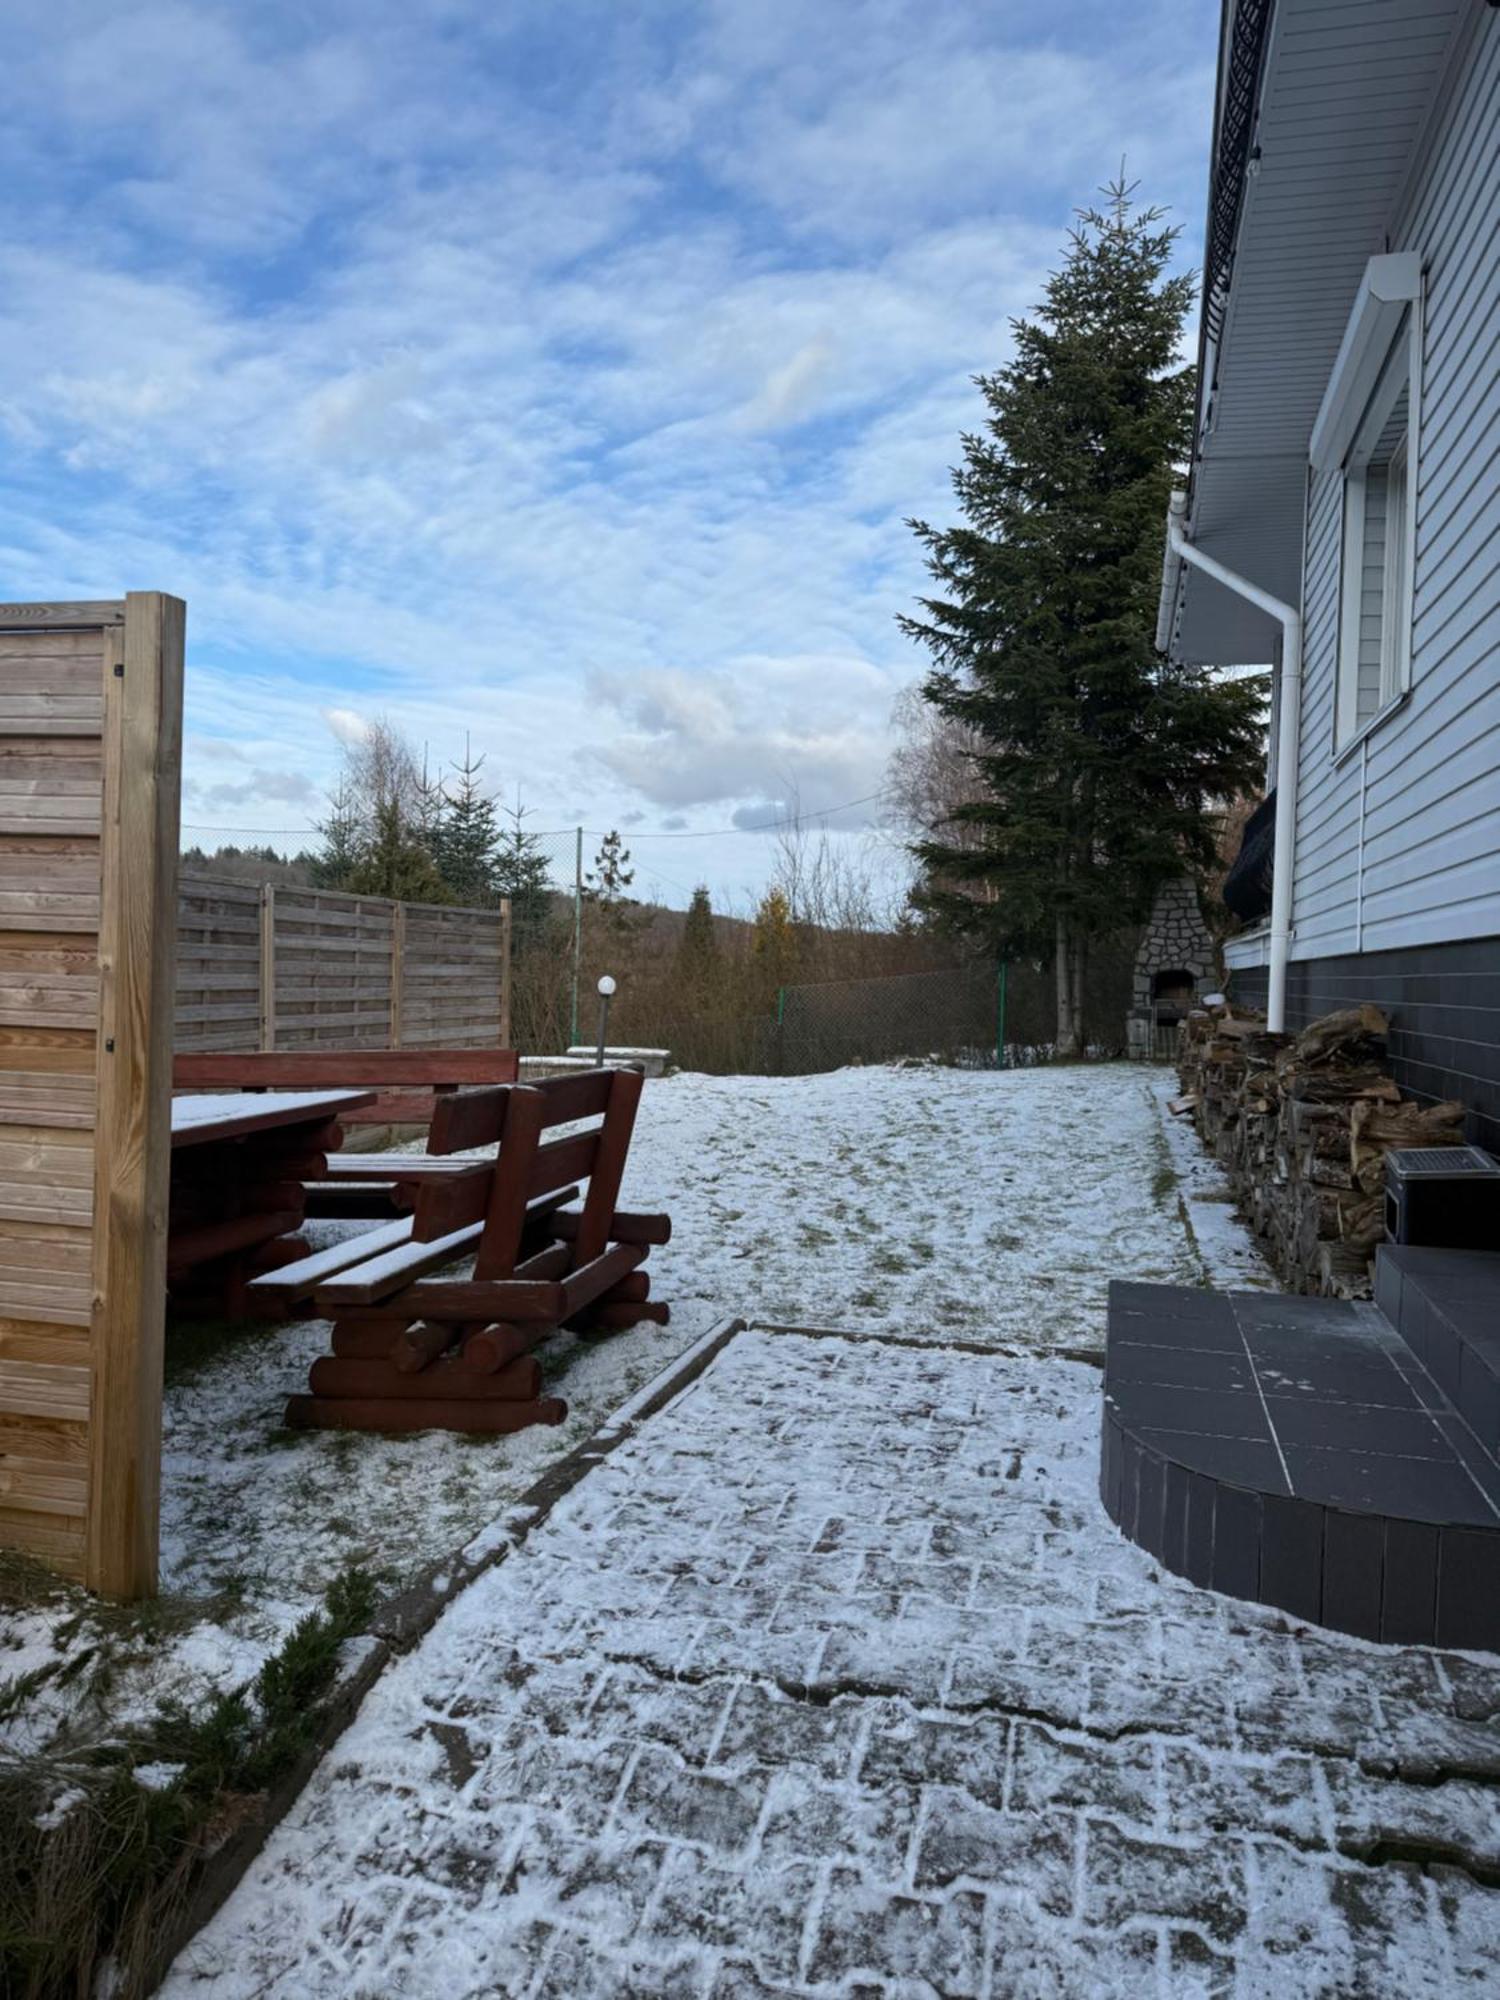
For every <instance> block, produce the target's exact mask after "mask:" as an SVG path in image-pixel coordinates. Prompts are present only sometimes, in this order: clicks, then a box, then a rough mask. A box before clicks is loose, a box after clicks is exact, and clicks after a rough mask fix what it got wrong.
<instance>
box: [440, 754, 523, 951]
mask: <svg viewBox="0 0 1500 2000" xmlns="http://www.w3.org/2000/svg"><path fill="white" fill-rule="evenodd" d="M483 764H484V758H483V756H479V757H476V756H475V755H474V753H473V750H472V749H471V747H470V744H469V739H468V737H467V736H465V737H464V761H463V762H462V763H461V764H455V765H454V766H453V773H452V776H451V778H450V779H449V782H448V783H447V785H445V786H444V788H443V811H442V815H441V817H440V818H439V819H438V821H437V826H436V831H435V836H434V843H433V854H434V859H435V860H436V862H437V865H438V868H439V870H440V871H441V873H442V877H443V880H444V881H445V882H446V883H447V884H448V887H449V888H450V889H451V890H452V891H453V895H454V898H455V900H456V901H458V902H460V903H464V904H467V905H468V906H469V907H470V908H472V909H483V908H485V907H486V906H487V905H489V904H491V903H493V902H494V901H495V899H496V887H495V869H496V864H497V857H498V854H499V848H500V823H499V820H498V818H497V813H496V806H495V801H494V800H493V799H492V798H491V797H490V795H489V793H488V792H486V791H485V790H484V788H483V786H482V785H481V783H480V778H479V774H480V770H481V769H482V767H483ZM513 914H514V913H513Z"/></svg>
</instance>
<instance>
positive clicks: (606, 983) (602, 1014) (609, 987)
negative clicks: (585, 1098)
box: [594, 972, 615, 1069]
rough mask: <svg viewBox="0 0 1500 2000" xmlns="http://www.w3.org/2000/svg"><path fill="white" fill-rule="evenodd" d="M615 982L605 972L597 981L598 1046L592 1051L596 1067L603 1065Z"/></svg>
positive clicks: (600, 1067)
mask: <svg viewBox="0 0 1500 2000" xmlns="http://www.w3.org/2000/svg"><path fill="white" fill-rule="evenodd" d="M614 991H615V982H614V981H613V979H611V978H610V976H609V974H608V973H607V972H606V973H605V974H604V976H603V978H602V979H601V980H600V981H599V1046H598V1048H597V1049H596V1050H595V1052H594V1063H595V1066H596V1068H599V1069H603V1067H604V1044H605V1040H606V1038H607V1037H608V1034H609V1003H610V1001H611V999H612V998H613V997H614Z"/></svg>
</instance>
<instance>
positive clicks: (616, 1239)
mask: <svg viewBox="0 0 1500 2000" xmlns="http://www.w3.org/2000/svg"><path fill="white" fill-rule="evenodd" d="M581 1220H582V1218H581V1217H580V1215H579V1214H578V1212H577V1210H576V1209H570V1208H564V1209H561V1210H559V1212H558V1213H557V1215H555V1216H554V1217H553V1219H552V1228H553V1233H554V1234H555V1235H557V1236H560V1237H561V1238H562V1239H563V1241H564V1242H565V1243H571V1242H572V1241H573V1240H574V1239H575V1237H576V1236H577V1234H578V1224H579V1222H580V1221H581ZM609 1240H610V1242H611V1243H646V1244H658V1243H670V1242H671V1240H672V1218H671V1216H670V1215H637V1214H635V1213H633V1212H632V1211H631V1210H629V1209H624V1208H617V1209H616V1210H615V1212H614V1214H613V1216H612V1217H611V1218H610V1224H609Z"/></svg>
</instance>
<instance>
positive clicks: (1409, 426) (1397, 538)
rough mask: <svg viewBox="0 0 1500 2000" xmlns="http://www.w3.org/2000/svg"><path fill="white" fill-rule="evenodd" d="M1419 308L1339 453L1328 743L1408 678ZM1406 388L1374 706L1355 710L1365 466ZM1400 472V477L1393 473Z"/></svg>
mask: <svg viewBox="0 0 1500 2000" xmlns="http://www.w3.org/2000/svg"><path fill="white" fill-rule="evenodd" d="M1418 338H1419V326H1418V315H1417V313H1416V311H1415V309H1413V310H1411V312H1410V313H1409V315H1408V319H1407V324H1406V326H1405V327H1404V328H1403V329H1402V330H1401V332H1400V334H1399V335H1398V337H1397V338H1396V340H1395V341H1394V342H1393V343H1392V345H1391V348H1390V350H1389V352H1388V354H1387V355H1386V358H1385V363H1384V366H1383V367H1382V368H1381V371H1380V375H1379V378H1378V380H1377V382H1376V384H1375V389H1374V392H1373V394H1372V395H1371V397H1370V400H1369V403H1368V404H1367V405H1366V407H1365V410H1364V412H1363V414H1362V416H1361V417H1360V420H1359V425H1358V428H1357V429H1356V431H1355V433H1354V437H1353V441H1352V442H1351V444H1350V446H1349V452H1348V456H1347V457H1346V458H1345V460H1344V523H1343V548H1342V551H1341V558H1340V569H1341V576H1340V593H1339V644H1338V703H1337V715H1336V726H1335V741H1334V748H1335V750H1336V751H1338V752H1340V753H1341V752H1343V751H1344V750H1346V749H1347V748H1348V747H1349V745H1350V743H1351V742H1352V741H1353V740H1354V738H1355V737H1357V736H1358V735H1359V734H1360V733H1361V731H1363V730H1365V729H1368V728H1370V727H1371V726H1372V725H1373V724H1374V723H1375V721H1376V720H1377V719H1378V718H1379V717H1380V716H1381V715H1382V714H1384V713H1385V711H1386V710H1387V709H1388V708H1389V707H1390V706H1391V704H1392V703H1393V702H1396V701H1399V700H1400V699H1401V697H1402V696H1403V695H1404V694H1405V693H1406V691H1407V689H1408V688H1409V687H1410V686H1411V624H1412V575H1413V571H1414V568H1415V563H1416V533H1417V518H1416V517H1417V509H1416V481H1415V479H1413V478H1412V476H1411V467H1412V465H1413V463H1414V453H1413V442H1414V435H1415V429H1416V408H1417V405H1416V396H1417V367H1416V356H1417V352H1418V348H1417V342H1418ZM1403 391H1404V392H1405V395H1406V428H1405V430H1404V431H1403V433H1402V436H1401V441H1400V444H1399V445H1398V447H1397V449H1396V451H1395V452H1394V453H1393V454H1392V456H1391V459H1390V461H1389V465H1390V470H1389V473H1388V477H1387V487H1386V513H1385V551H1384V560H1383V563H1382V569H1381V575H1382V600H1381V619H1380V687H1379V696H1378V699H1377V701H1376V705H1375V708H1374V711H1373V712H1372V713H1371V714H1369V715H1367V716H1365V717H1363V718H1361V717H1360V714H1359V665H1360V661H1359V653H1360V624H1361V618H1360V613H1361V610H1362V600H1363V593H1364V555H1365V493H1366V478H1365V475H1366V472H1367V471H1368V468H1369V463H1370V458H1371V454H1372V453H1373V452H1374V449H1375V447H1376V445H1377V444H1378V443H1379V441H1380V437H1381V434H1382V432H1383V431H1384V430H1385V428H1386V425H1387V424H1388V423H1389V421H1390V417H1391V412H1392V411H1393V410H1394V409H1395V407H1396V404H1397V403H1398V402H1399V401H1400V398H1401V395H1402V393H1403ZM1398 472H1399V474H1400V477H1399V479H1398V478H1397V477H1396V474H1397V473H1398Z"/></svg>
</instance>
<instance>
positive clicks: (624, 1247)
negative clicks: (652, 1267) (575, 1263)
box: [558, 1243, 646, 1319]
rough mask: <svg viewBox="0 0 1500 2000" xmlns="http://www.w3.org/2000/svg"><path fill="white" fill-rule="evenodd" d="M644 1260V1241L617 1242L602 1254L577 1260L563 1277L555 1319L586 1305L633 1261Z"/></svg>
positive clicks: (632, 1266) (625, 1272)
mask: <svg viewBox="0 0 1500 2000" xmlns="http://www.w3.org/2000/svg"><path fill="white" fill-rule="evenodd" d="M645 1261H646V1246H645V1244H644V1243H617V1244H616V1245H615V1247H614V1248H613V1249H612V1250H606V1251H605V1253H604V1255H603V1256H602V1257H595V1258H594V1259H593V1261H592V1262H591V1263H588V1264H580V1265H579V1267H578V1269H577V1270H576V1271H572V1272H570V1273H569V1274H568V1276H567V1277H566V1278H565V1279H564V1280H563V1283H562V1286H561V1290H562V1294H563V1307H562V1311H561V1312H560V1313H559V1314H558V1318H559V1319H571V1318H572V1317H573V1315H574V1313H576V1312H581V1311H582V1309H583V1308H584V1307H585V1306H587V1305H592V1304H593V1302H594V1300H595V1299H597V1298H600V1297H601V1296H602V1295H603V1294H604V1293H605V1292H607V1291H609V1290H610V1289H611V1288H612V1287H613V1286H614V1285H616V1284H618V1283H619V1281H620V1279H621V1278H623V1277H626V1276H627V1275H628V1274H629V1273H630V1272H631V1271H633V1270H634V1269H635V1267H636V1265H637V1264H643V1263H645Z"/></svg>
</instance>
